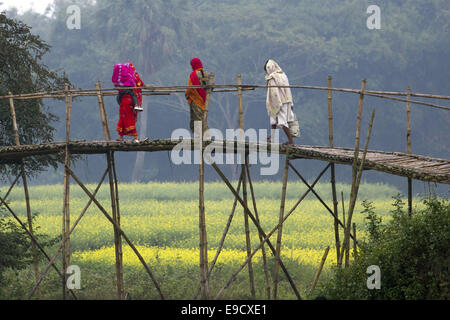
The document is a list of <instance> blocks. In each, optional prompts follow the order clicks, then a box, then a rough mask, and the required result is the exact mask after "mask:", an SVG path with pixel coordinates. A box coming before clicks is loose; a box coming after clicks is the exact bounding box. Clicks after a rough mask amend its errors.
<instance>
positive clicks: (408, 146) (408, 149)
mask: <svg viewBox="0 0 450 320" xmlns="http://www.w3.org/2000/svg"><path fill="white" fill-rule="evenodd" d="M410 98H411V88H410V87H408V88H407V89H406V100H407V101H408V102H406V153H408V154H411V110H410V105H409V100H410ZM411 213H412V180H411V178H408V214H409V215H411Z"/></svg>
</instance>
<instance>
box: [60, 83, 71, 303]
mask: <svg viewBox="0 0 450 320" xmlns="http://www.w3.org/2000/svg"><path fill="white" fill-rule="evenodd" d="M69 89H70V87H69V85H68V84H66V85H65V90H66V92H65V105H66V145H65V160H64V164H65V167H66V168H68V167H69V166H70V151H69V142H70V117H71V111H72V97H71V95H70V94H69V93H68V91H69ZM69 199H70V175H69V173H68V171H67V169H66V170H64V200H63V201H64V202H63V215H62V216H63V218H62V242H63V254H62V261H63V275H64V277H63V284H62V285H63V288H62V289H63V290H62V292H63V300H66V295H67V288H66V270H67V267H68V266H69V265H70V238H69V236H68V230H69V228H70V208H69Z"/></svg>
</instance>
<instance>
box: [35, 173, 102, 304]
mask: <svg viewBox="0 0 450 320" xmlns="http://www.w3.org/2000/svg"><path fill="white" fill-rule="evenodd" d="M107 173H108V169H106V171H105V173H104V174H103V176H102V178H101V179H100V182H99V183H98V185H97V188H95V190H94V194H93V196H94V197H95V196H96V195H97V192H98V190H99V189H100V187H101V186H102V184H103V181H104V180H105V178H106V174H107ZM91 203H92V199H89V201H88V203H87V204H86V206H85V207H84V209H83V211H82V212H81V214H80V215H79V216H78V218H77V219H76V220H75V222H74V224H73V226H72V228H71V229H70V231H69V236H70V235H71V234H72V232H73V231H74V230H75V227H76V226H77V225H78V223H79V222H80V220H81V218H82V217H83V216H84V214H85V213H86V211H87V210H88V209H89V207H90V205H91ZM62 247H63V244H62V243H61V245H60V246H59V248H58V249H57V250H56V252H55V254H54V255H53V257H52V258H51V259H50V261H49V263H48V264H47V267H46V268H45V269H44V272H42V274H41V275H40V276H39V279H38V281H37V282H36V284H35V285H34V286H33V289H31V291H30V293H29V294H28V297H27V299H28V300H30V299H31V298H32V296H33V294H34V292H35V291H36V289H37V288H38V287H39V286H40V284H41V282H42V280H44V278H45V277H46V275H47V273H48V271H49V269H50V266H51V265H52V264H53V263H54V261H55V260H56V258H57V257H58V256H59V253H60V252H61V249H62Z"/></svg>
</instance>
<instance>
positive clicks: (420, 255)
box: [322, 197, 450, 299]
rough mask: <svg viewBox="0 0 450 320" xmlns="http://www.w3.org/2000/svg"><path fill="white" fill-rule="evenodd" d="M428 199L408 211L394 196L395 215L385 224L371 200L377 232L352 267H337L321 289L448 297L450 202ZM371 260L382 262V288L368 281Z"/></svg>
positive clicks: (360, 295)
mask: <svg viewBox="0 0 450 320" xmlns="http://www.w3.org/2000/svg"><path fill="white" fill-rule="evenodd" d="M423 203H424V205H425V208H424V209H422V210H415V211H413V213H412V215H411V216H409V215H408V214H407V213H406V212H405V210H403V204H402V201H400V198H399V197H395V199H394V204H393V206H394V208H393V210H392V211H391V214H392V220H391V221H389V222H388V223H387V224H386V225H384V226H381V225H380V220H379V219H378V218H377V217H376V216H375V214H374V213H373V208H372V207H371V206H368V203H366V205H365V210H364V211H365V212H366V213H368V219H369V223H368V227H369V231H370V232H371V235H372V236H371V237H368V239H367V241H365V242H363V243H362V244H361V246H360V249H359V252H358V253H357V255H356V257H355V261H354V262H353V263H352V264H351V265H350V267H349V268H346V269H337V270H336V271H335V274H334V276H333V278H332V279H331V280H330V281H328V282H327V284H326V285H325V286H324V287H323V288H322V290H323V292H322V293H323V294H324V295H326V296H327V297H329V298H331V299H448V298H449V281H450V278H449V272H448V268H449V263H450V258H449V257H450V256H449V248H450V202H449V201H448V200H446V199H438V198H430V199H426V200H424V201H423ZM370 265H377V266H379V267H380V270H381V289H379V290H376V289H374V290H369V289H368V288H367V286H366V281H367V277H368V274H367V273H366V270H367V267H368V266H370Z"/></svg>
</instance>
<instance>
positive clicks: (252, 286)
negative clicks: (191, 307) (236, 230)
mask: <svg viewBox="0 0 450 320" xmlns="http://www.w3.org/2000/svg"><path fill="white" fill-rule="evenodd" d="M244 159H245V160H244V162H245V163H244V164H242V165H241V176H242V178H243V179H242V197H243V201H244V203H245V205H246V206H247V205H248V203H247V176H246V174H245V166H246V165H247V163H248V155H247V154H246V155H245V157H244ZM244 228H245V244H246V248H247V257H250V255H251V253H252V244H251V241H250V227H249V224H248V212H247V210H244ZM247 269H248V276H249V280H250V294H251V296H252V299H253V300H255V278H254V276H253V263H252V260H251V259H250V260H249V262H248V268H247Z"/></svg>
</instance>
